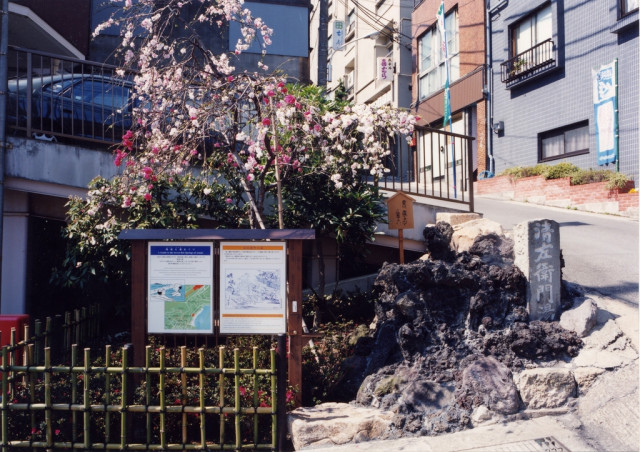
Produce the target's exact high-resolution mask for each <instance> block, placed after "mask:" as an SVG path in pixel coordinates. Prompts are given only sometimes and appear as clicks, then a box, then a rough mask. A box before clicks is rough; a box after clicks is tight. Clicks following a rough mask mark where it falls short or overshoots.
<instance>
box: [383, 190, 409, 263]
mask: <svg viewBox="0 0 640 452" xmlns="http://www.w3.org/2000/svg"><path fill="white" fill-rule="evenodd" d="M414 202H415V200H414V199H413V198H412V197H411V196H409V195H406V194H404V193H402V192H401V191H399V192H398V193H396V194H395V195H393V196H392V197H391V198H389V200H388V201H387V214H388V222H389V226H388V227H389V229H390V230H391V229H397V230H398V251H399V252H400V263H401V264H404V232H403V230H404V229H413V203H414Z"/></svg>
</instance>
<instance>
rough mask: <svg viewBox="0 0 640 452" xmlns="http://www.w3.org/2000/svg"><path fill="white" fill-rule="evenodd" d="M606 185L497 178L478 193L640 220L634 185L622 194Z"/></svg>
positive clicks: (477, 185)
mask: <svg viewBox="0 0 640 452" xmlns="http://www.w3.org/2000/svg"><path fill="white" fill-rule="evenodd" d="M606 185H607V183H606V182H595V183H592V184H584V185H571V180H570V178H568V177H565V178H561V179H549V180H546V179H545V178H544V177H543V176H532V177H523V178H520V179H514V178H513V177H511V176H497V177H493V178H491V179H484V180H480V181H477V182H475V184H474V192H475V194H476V195H479V196H490V197H499V198H503V199H510V200H514V201H525V202H530V203H533V204H543V205H547V206H554V207H562V208H571V209H578V210H585V211H588V212H597V213H609V214H615V215H623V216H628V217H633V218H638V192H631V193H630V192H629V190H631V189H632V188H633V186H634V184H633V182H628V183H627V186H626V187H625V188H624V189H622V190H619V189H614V190H609V189H607V188H606Z"/></svg>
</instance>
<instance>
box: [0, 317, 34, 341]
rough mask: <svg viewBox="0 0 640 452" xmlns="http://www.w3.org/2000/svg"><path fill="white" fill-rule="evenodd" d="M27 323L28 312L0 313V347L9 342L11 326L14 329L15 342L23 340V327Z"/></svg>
mask: <svg viewBox="0 0 640 452" xmlns="http://www.w3.org/2000/svg"><path fill="white" fill-rule="evenodd" d="M28 324H29V315H28V314H10V315H0V333H2V334H0V347H4V346H5V345H9V344H11V328H15V329H16V342H20V341H21V340H23V339H24V327H25V325H28Z"/></svg>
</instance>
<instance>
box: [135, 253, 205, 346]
mask: <svg viewBox="0 0 640 452" xmlns="http://www.w3.org/2000/svg"><path fill="white" fill-rule="evenodd" d="M212 250H213V246H212V244H210V243H202V244H200V243H195V242H171V243H167V242H149V248H148V253H149V255H148V266H149V267H148V274H149V278H148V287H147V288H148V300H149V314H148V325H147V329H148V332H149V333H158V334H163V333H189V334H202V333H209V334H211V333H213V321H212V318H213V315H212V313H213V251H212Z"/></svg>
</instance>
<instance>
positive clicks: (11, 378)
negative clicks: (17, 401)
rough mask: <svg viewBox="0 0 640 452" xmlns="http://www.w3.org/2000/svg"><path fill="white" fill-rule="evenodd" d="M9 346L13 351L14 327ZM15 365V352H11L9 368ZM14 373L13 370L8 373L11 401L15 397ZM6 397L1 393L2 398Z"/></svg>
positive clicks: (8, 389) (5, 393)
mask: <svg viewBox="0 0 640 452" xmlns="http://www.w3.org/2000/svg"><path fill="white" fill-rule="evenodd" d="M9 344H10V345H11V349H12V350H13V349H14V348H13V347H15V345H16V328H15V327H11V333H10V339H9ZM15 365H16V352H15V351H14V352H11V353H9V366H10V367H11V368H13V366H15ZM15 377H16V373H15V372H13V370H11V371H10V372H9V388H7V391H8V392H9V393H10V395H9V397H11V400H13V398H14V397H15V395H16V380H15ZM6 395H7V392H4V393H2V397H5V396H6Z"/></svg>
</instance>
